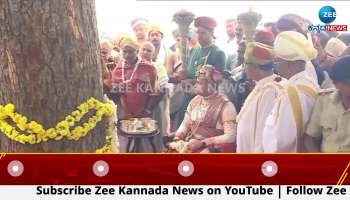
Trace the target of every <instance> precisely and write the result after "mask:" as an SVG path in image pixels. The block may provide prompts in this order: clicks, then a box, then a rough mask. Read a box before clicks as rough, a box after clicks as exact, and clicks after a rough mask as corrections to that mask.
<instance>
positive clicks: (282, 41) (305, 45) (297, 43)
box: [274, 31, 317, 62]
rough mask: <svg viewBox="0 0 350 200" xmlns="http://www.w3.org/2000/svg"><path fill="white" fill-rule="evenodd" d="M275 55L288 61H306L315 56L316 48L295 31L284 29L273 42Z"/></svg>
mask: <svg viewBox="0 0 350 200" xmlns="http://www.w3.org/2000/svg"><path fill="white" fill-rule="evenodd" d="M274 49H275V53H276V56H277V57H279V58H282V59H284V60H288V61H296V60H303V61H305V62H308V61H310V60H312V59H314V58H316V56H317V50H316V49H315V48H314V47H313V45H312V43H311V42H310V41H309V40H307V38H306V37H305V36H304V35H303V34H301V33H298V32H296V31H284V32H281V33H279V34H278V35H277V37H276V39H275V43H274Z"/></svg>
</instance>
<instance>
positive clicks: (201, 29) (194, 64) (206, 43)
mask: <svg viewBox="0 0 350 200" xmlns="http://www.w3.org/2000/svg"><path fill="white" fill-rule="evenodd" d="M194 26H195V27H196V29H197V35H198V42H199V44H200V47H198V48H193V49H191V51H190V53H189V56H188V62H187V79H185V80H182V81H181V83H182V84H183V85H184V87H186V88H187V87H189V88H190V87H191V86H193V83H194V82H195V79H196V73H197V72H198V71H199V70H200V69H201V68H202V67H203V66H204V65H207V64H208V65H212V66H213V67H214V68H215V69H216V70H217V71H219V72H221V73H222V72H223V71H224V70H225V62H226V56H225V53H224V51H222V50H221V49H219V47H218V46H216V45H215V44H214V38H215V37H214V29H215V27H216V26H217V22H216V21H215V19H213V18H211V17H204V16H203V17H198V18H196V19H195V21H194ZM192 98H193V96H192V94H191V92H189V93H185V100H184V107H183V108H184V109H183V110H182V111H181V113H180V119H181V120H182V119H183V117H184V114H185V112H186V108H187V105H188V103H189V102H190V101H191V99H192Z"/></svg>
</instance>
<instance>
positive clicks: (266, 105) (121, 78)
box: [100, 14, 350, 153]
mask: <svg viewBox="0 0 350 200" xmlns="http://www.w3.org/2000/svg"><path fill="white" fill-rule="evenodd" d="M193 24H194V27H190V29H189V31H188V33H187V35H186V38H187V40H188V42H187V44H188V46H187V54H186V55H185V56H186V57H187V60H186V61H187V62H186V63H182V60H183V59H182V57H183V56H184V55H181V53H182V52H183V51H181V48H182V47H181V44H182V43H181V40H182V39H183V38H181V37H183V35H182V34H181V33H180V31H179V30H174V31H173V32H172V33H173V34H172V37H173V38H174V45H172V46H170V47H167V46H166V45H164V42H163V39H164V37H166V35H165V31H164V30H163V29H162V27H161V26H158V25H156V24H152V23H149V21H148V20H147V19H145V18H136V19H135V20H133V21H132V22H131V27H132V29H133V30H134V33H135V34H134V35H128V34H125V33H120V34H119V35H118V36H117V37H116V38H115V40H113V41H109V40H101V41H100V50H101V60H102V61H101V62H102V65H101V66H102V72H103V84H104V92H105V93H106V95H108V97H109V98H110V99H112V100H113V101H114V102H115V103H116V104H117V105H118V109H117V110H118V118H119V119H128V118H143V117H148V118H152V119H154V120H156V121H157V125H158V129H159V131H160V134H159V135H157V136H155V138H153V139H154V141H155V144H156V150H155V151H156V152H238V153H240V152H259V153H263V152H349V151H350V123H349V122H350V46H349V43H350V33H346V32H345V33H335V32H324V31H322V32H316V33H312V32H308V28H307V27H308V25H309V24H310V22H309V21H308V20H307V19H305V18H303V17H301V16H298V15H295V14H286V15H283V16H281V17H280V18H279V19H278V20H277V21H276V22H270V23H265V24H264V28H262V29H257V30H255V31H254V37H253V38H252V39H247V38H246V37H245V35H244V34H243V35H242V34H241V33H242V24H241V22H240V21H239V19H235V18H233V19H228V20H227V21H225V25H226V33H227V37H228V39H227V42H226V45H225V46H218V45H217V44H216V40H215V39H216V38H215V29H216V28H217V22H216V20H215V19H214V18H211V17H207V16H201V17H197V18H195V20H194V23H193ZM118 137H119V144H120V146H119V147H120V152H127V151H128V150H127V147H126V145H127V143H128V140H127V139H128V138H127V137H126V136H123V135H120V134H118ZM131 145H136V144H131ZM137 145H141V146H142V147H141V148H139V149H141V150H140V152H150V151H154V149H152V148H150V144H149V140H142V142H141V144H137Z"/></svg>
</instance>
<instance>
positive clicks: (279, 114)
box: [263, 71, 319, 152]
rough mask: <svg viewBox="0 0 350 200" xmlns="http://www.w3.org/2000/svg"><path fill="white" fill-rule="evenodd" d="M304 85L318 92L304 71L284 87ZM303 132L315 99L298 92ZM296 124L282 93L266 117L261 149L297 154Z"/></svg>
mask: <svg viewBox="0 0 350 200" xmlns="http://www.w3.org/2000/svg"><path fill="white" fill-rule="evenodd" d="M297 85H305V86H308V87H310V88H313V89H314V90H315V91H318V90H319V89H318V85H317V84H315V83H314V81H313V80H312V78H310V77H309V76H308V75H307V72H306V71H302V72H300V73H298V74H295V75H294V76H293V77H291V78H290V79H289V80H288V83H287V85H286V87H288V86H297ZM298 96H299V99H300V104H301V110H302V117H303V126H304V130H305V127H306V124H307V123H308V121H309V119H310V117H311V112H312V110H313V107H314V105H315V97H313V96H311V95H309V94H308V93H306V92H303V91H301V90H298ZM297 134H298V133H297V123H296V121H295V118H294V113H293V110H292V105H291V102H290V99H289V97H288V94H287V92H284V93H283V94H282V95H281V96H280V97H279V98H278V99H277V100H276V101H275V103H274V108H273V110H272V112H271V114H270V115H269V116H268V118H267V120H266V123H265V128H264V133H263V135H264V137H265V138H264V139H263V148H264V151H265V152H297Z"/></svg>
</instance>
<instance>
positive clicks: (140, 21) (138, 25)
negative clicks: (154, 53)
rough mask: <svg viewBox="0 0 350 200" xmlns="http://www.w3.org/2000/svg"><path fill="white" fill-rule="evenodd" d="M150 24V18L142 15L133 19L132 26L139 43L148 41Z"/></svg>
mask: <svg viewBox="0 0 350 200" xmlns="http://www.w3.org/2000/svg"><path fill="white" fill-rule="evenodd" d="M148 25H149V23H148V20H147V19H145V18H142V17H137V18H135V19H133V20H132V21H131V28H132V30H133V31H134V33H135V36H136V39H137V42H138V43H139V45H141V44H142V43H143V42H144V41H147V31H148Z"/></svg>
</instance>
